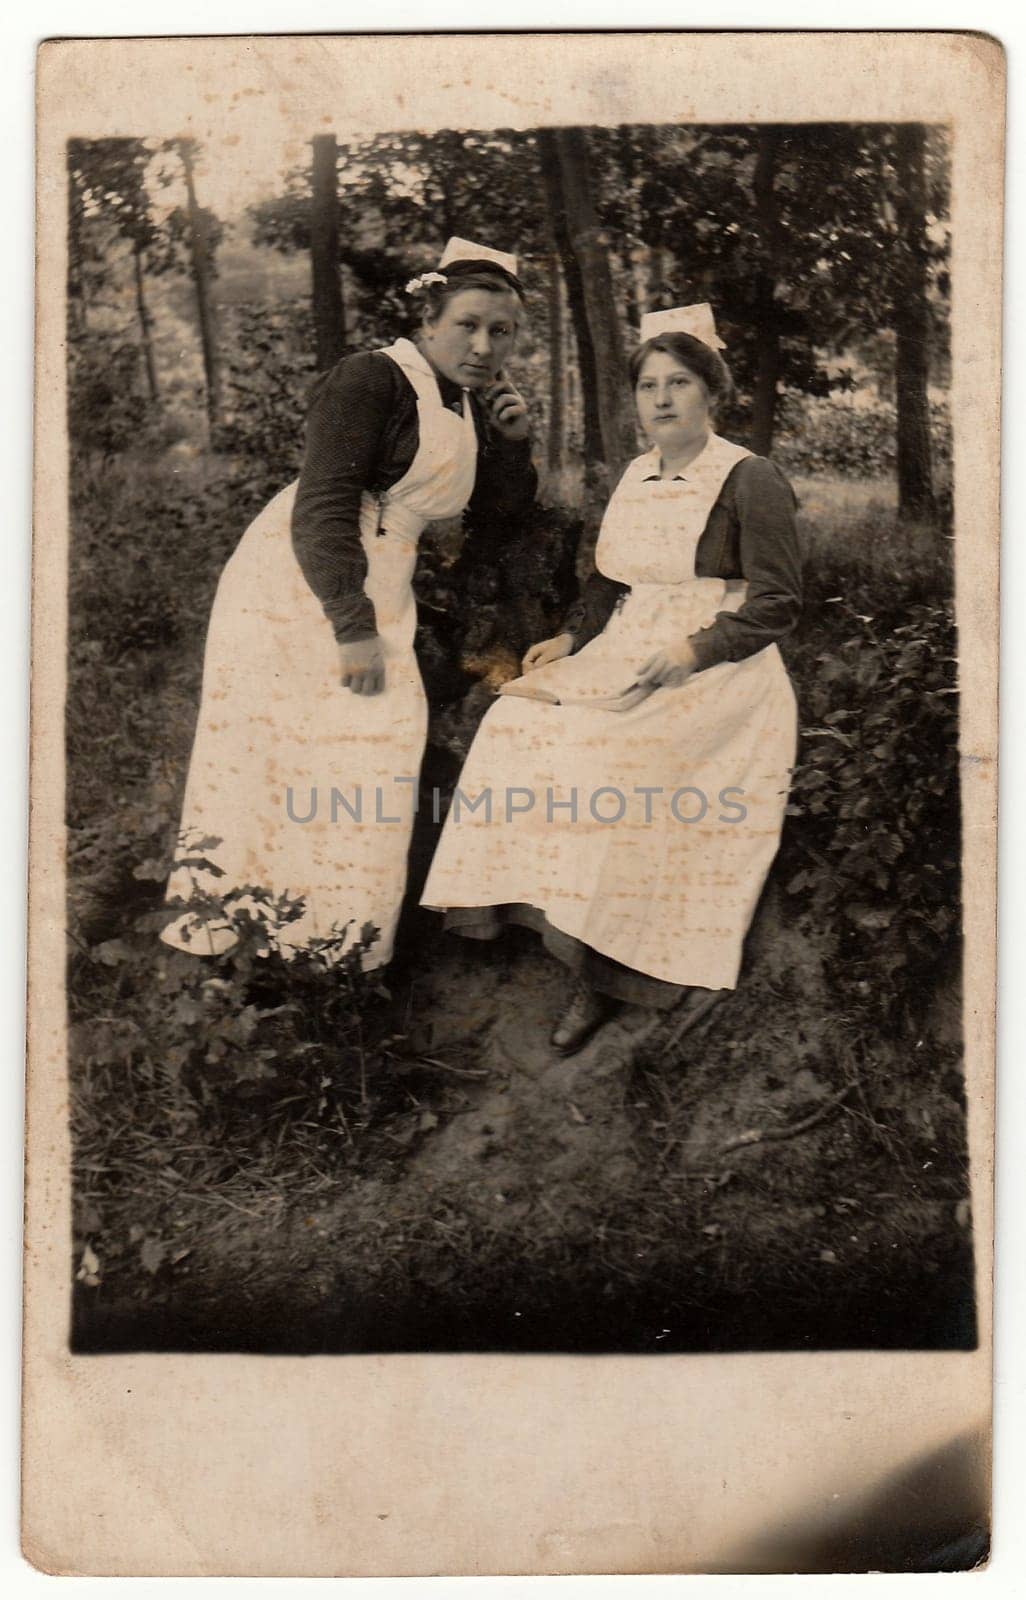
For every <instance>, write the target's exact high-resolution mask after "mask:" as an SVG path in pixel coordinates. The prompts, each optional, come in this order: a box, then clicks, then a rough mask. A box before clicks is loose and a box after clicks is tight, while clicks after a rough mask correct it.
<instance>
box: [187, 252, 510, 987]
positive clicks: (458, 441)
mask: <svg viewBox="0 0 1026 1600" xmlns="http://www.w3.org/2000/svg"><path fill="white" fill-rule="evenodd" d="M516 265H517V263H516V258H515V257H514V256H510V255H506V254H504V253H502V252H500V251H496V250H491V249H489V248H487V247H485V246H482V245H477V244H473V243H471V242H470V241H468V240H464V239H450V241H449V243H448V245H447V246H446V248H445V251H444V253H443V255H442V259H441V261H440V262H439V267H438V270H437V271H436V272H428V273H426V274H424V275H423V276H422V277H420V278H416V279H414V280H413V281H412V282H411V283H410V284H408V285H407V291H408V292H409V293H414V294H417V295H419V296H420V297H421V299H422V303H423V310H422V319H421V325H420V328H419V329H418V332H417V333H416V334H415V336H414V337H413V338H412V339H397V340H396V341H395V343H394V344H391V345H389V346H387V348H385V349H382V350H375V351H368V352H364V353H361V354H356V355H351V356H347V357H345V358H344V359H343V360H342V361H340V362H339V363H338V365H337V366H336V367H334V368H333V369H332V370H331V371H330V372H328V373H327V374H325V375H324V377H322V378H321V379H320V380H319V382H318V385H317V387H316V389H315V392H314V398H313V403H312V406H311V410H310V414H309V420H308V426H307V438H306V453H305V458H304V462H303V468H302V471H301V474H300V477H299V479H298V482H297V483H292V484H290V485H289V486H288V487H287V488H286V489H283V490H282V491H281V493H280V494H279V495H277V496H276V497H275V499H274V500H272V501H271V502H270V504H269V505H268V506H267V507H266V508H265V509H264V511H263V512H262V513H261V514H260V516H259V517H258V518H257V519H256V521H255V522H254V523H252V524H251V526H250V527H249V528H248V529H247V531H246V533H245V534H244V535H243V538H242V540H241V541H240V543H239V546H238V548H237V549H236V551H235V553H234V555H233V556H232V557H231V559H230V561H229V562H228V564H227V566H226V567H225V570H224V572H223V574H222V577H221V580H220V583H219V585H218V590H217V595H216V598H215V601H214V607H213V612H212V615H211V619H210V626H209V630H208V634H207V644H206V654H205V658H204V669H203V697H202V703H201V706H200V712H199V720H198V724H197V729H196V736H195V742H194V745H193V751H192V759H191V763H190V767H189V777H188V782H187V786H186V793H185V801H184V808H183V816H182V837H183V839H184V840H185V847H184V849H183V850H182V851H181V852H180V859H179V863H178V864H177V865H176V867H175V869H174V871H173V872H172V876H171V879H170V882H169V885H168V896H169V898H174V897H181V898H183V899H188V898H189V896H190V895H191V894H192V892H193V890H194V889H195V888H199V889H200V890H202V891H205V892H210V893H213V894H215V895H218V896H223V895H224V894H225V893H227V892H229V891H240V890H245V889H246V888H248V887H254V886H255V887H261V888H265V889H269V890H271V891H272V893H274V894H275V895H283V894H288V895H289V896H290V897H291V898H302V900H303V901H304V911H303V914H302V916H301V917H300V918H299V919H298V920H297V921H293V922H291V923H289V924H287V925H286V926H285V927H283V928H282V929H280V930H279V931H278V933H277V938H278V941H279V943H280V944H281V945H283V946H285V947H299V946H302V945H306V944H308V943H309V942H310V941H311V940H312V939H326V938H336V937H337V936H338V935H339V934H340V933H341V932H342V930H343V929H344V930H345V933H344V937H343V939H342V942H340V943H339V944H338V945H337V946H336V947H335V948H336V949H337V950H338V951H341V950H343V949H344V948H346V947H348V945H350V944H352V943H353V942H354V941H356V940H357V939H359V938H360V936H361V930H362V929H363V928H364V927H365V925H366V924H368V923H369V924H372V925H373V926H374V927H375V928H376V929H377V930H378V935H377V938H376V940H375V941H374V943H373V944H372V945H371V947H370V949H369V951H367V952H366V954H365V957H364V965H365V966H366V967H368V968H370V967H376V966H381V965H383V964H384V963H386V962H387V961H388V960H389V958H390V955H391V951H392V944H393V938H394V933H395V926H396V922H397V920H398V916H399V910H400V906H401V904H402V899H403V894H404V891H405V885H406V858H407V852H408V848H409V842H410V834H411V830H412V822H413V812H414V809H415V804H416V789H417V778H418V773H419V770H420V763H421V758H422V756H423V752H424V744H425V739H426V733H427V701H426V698H425V695H424V689H423V685H422V683H421V678H420V672H419V670H418V666H417V661H416V657H415V655H414V650H413V640H414V632H415V630H416V625H417V611H416V604H415V601H414V595H413V590H412V587H411V582H412V578H413V574H414V567H415V565H416V559H417V541H418V538H419V536H420V533H421V530H422V529H423V528H424V526H425V524H426V523H428V522H429V521H432V520H434V519H438V518H444V517H452V516H455V515H457V514H459V513H461V512H463V511H464V510H465V509H466V508H467V507H468V506H471V507H472V508H473V512H474V517H473V521H474V524H475V525H477V526H478V527H480V526H482V525H484V526H485V527H486V528H488V536H489V538H490V539H498V538H501V533H502V526H503V521H504V519H509V518H512V517H516V516H517V515H519V514H521V513H523V512H524V511H525V510H526V509H527V508H528V507H529V505H530V504H531V502H532V500H533V498H534V492H535V487H536V477H535V472H534V468H533V466H532V463H531V450H530V440H529V429H528V419H527V411H526V407H525V405H524V402H523V400H522V398H521V397H520V395H519V394H518V393H517V391H516V389H515V388H514V386H513V385H512V384H511V383H510V382H509V380H508V378H507V377H506V376H505V373H504V371H503V366H504V363H505V361H506V360H507V358H508V356H509V354H510V352H511V351H512V349H513V345H514V341H515V338H516V332H517V325H518V323H519V321H520V318H521V314H522V310H523V290H522V288H521V285H520V282H519V280H518V278H517V276H516ZM201 836H205V838H206V840H207V841H208V842H207V843H206V844H202V845H201V844H200V839H201ZM210 839H214V840H217V841H219V842H218V843H216V844H210V843H209V840H210ZM190 845H191V848H190ZM189 855H191V856H192V857H193V859H194V860H196V859H197V858H205V859H206V860H208V861H210V862H212V863H213V865H214V866H215V867H216V868H217V869H218V872H217V873H212V872H209V871H207V870H206V869H205V868H204V867H201V866H195V865H188V864H186V862H185V860H184V859H183V858H185V857H188V856H189ZM240 903H241V904H246V901H245V899H243V900H242V901H241V902H240ZM162 937H163V938H164V940H165V941H166V942H167V943H169V944H171V945H174V946H175V947H177V948H178V949H181V950H186V951H189V952H191V953H193V954H197V955H203V954H212V953H220V952H221V951H223V950H226V949H229V948H231V946H232V945H233V944H234V943H235V942H236V935H235V934H234V932H233V931H232V929H231V927H230V926H229V925H228V924H227V923H226V922H225V920H224V919H223V918H220V919H218V918H213V919H211V918H208V917H205V916H204V915H202V914H193V913H187V914H185V915H183V916H181V917H179V918H178V919H176V920H175V921H174V922H173V923H172V924H171V925H170V926H169V927H168V928H166V929H165V930H164V933H163V935H162Z"/></svg>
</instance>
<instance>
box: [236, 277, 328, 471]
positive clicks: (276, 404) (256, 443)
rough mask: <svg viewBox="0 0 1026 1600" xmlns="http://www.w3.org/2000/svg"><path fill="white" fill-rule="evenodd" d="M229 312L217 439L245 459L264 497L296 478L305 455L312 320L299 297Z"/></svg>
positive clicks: (311, 358)
mask: <svg viewBox="0 0 1026 1600" xmlns="http://www.w3.org/2000/svg"><path fill="white" fill-rule="evenodd" d="M227 316H228V321H229V324H230V326H229V328H228V330H227V332H228V337H227V339H226V340H225V348H226V350H227V351H228V361H227V371H226V380H227V381H226V383H225V392H224V406H223V415H222V420H221V425H220V427H219V428H218V432H217V438H216V440H215V443H216V446H217V449H218V450H220V451H223V452H224V453H226V454H232V455H237V456H241V457H243V458H244V459H245V461H246V462H247V464H248V467H249V470H250V472H251V473H252V474H253V475H254V477H255V478H257V479H258V480H259V484H260V485H261V486H262V489H263V491H264V498H265V499H269V498H270V497H271V495H273V494H274V493H276V492H277V490H278V489H281V488H282V487H283V486H284V485H285V484H286V483H288V482H289V480H290V479H292V478H294V477H295V476H296V475H297V473H298V471H299V467H300V463H301V462H302V458H303V427H304V422H305V419H306V406H307V396H308V392H309V388H310V384H311V381H312V379H313V377H314V360H313V355H312V351H313V347H314V339H313V326H312V317H311V314H310V309H309V306H308V304H307V303H306V302H296V301H285V302H283V303H281V304H278V305H271V306H267V305H262V304H255V303H254V304H240V305H236V306H233V307H232V308H231V310H230V312H229V313H227Z"/></svg>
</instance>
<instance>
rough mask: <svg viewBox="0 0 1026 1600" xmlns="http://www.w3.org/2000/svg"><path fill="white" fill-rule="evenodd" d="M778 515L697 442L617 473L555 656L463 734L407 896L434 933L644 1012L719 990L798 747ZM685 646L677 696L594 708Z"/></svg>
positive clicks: (745, 472) (769, 471)
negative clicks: (423, 875)
mask: <svg viewBox="0 0 1026 1600" xmlns="http://www.w3.org/2000/svg"><path fill="white" fill-rule="evenodd" d="M794 512H795V502H794V496H793V494H792V492H791V489H790V487H789V485H788V484H787V482H786V480H785V479H784V478H783V477H782V475H781V474H780V473H779V471H778V470H777V469H776V468H775V467H774V466H772V465H771V463H769V462H768V461H765V460H762V459H761V458H759V457H755V456H752V455H750V454H749V452H748V451H746V450H744V449H742V448H740V447H739V446H736V445H733V444H731V443H730V442H729V441H727V440H726V439H722V438H720V437H718V436H717V435H715V434H714V435H712V436H711V438H710V439H709V441H708V443H707V444H706V446H705V448H704V449H703V451H702V453H701V454H700V455H699V456H698V457H697V458H696V460H695V461H694V462H692V463H691V465H690V466H689V467H688V468H687V469H686V471H685V472H683V473H680V474H678V475H677V476H676V477H675V478H671V479H666V478H663V477H662V475H661V471H660V460H659V455H658V452H657V451H650V452H649V453H648V454H647V455H645V456H641V457H639V458H638V459H637V460H635V461H634V462H632V463H631V465H630V466H629V467H628V469H627V471H626V472H625V474H624V476H623V479H622V480H621V482H620V484H619V485H618V486H617V489H616V491H615V493H614V495H613V497H612V499H611V501H610V504H609V507H608V509H607V512H606V516H605V519H604V521H603V525H602V530H601V532H600V535H599V541H598V545H597V547H596V566H597V569H598V570H597V573H596V575H595V577H594V578H593V579H592V580H591V582H589V583H588V584H587V585H586V587H585V590H584V593H583V594H582V596H581V600H580V601H579V602H578V604H577V605H576V606H575V607H574V608H573V609H572V611H571V613H570V615H569V616H568V618H567V620H566V631H569V632H572V633H573V634H574V638H575V646H576V648H575V652H574V654H572V655H571V656H569V657H567V658H564V659H562V660H560V661H556V662H554V663H552V664H550V665H549V666H546V667H541V668H538V669H536V670H535V671H533V672H531V673H529V674H527V675H526V677H525V678H524V679H522V680H520V681H519V682H518V683H516V684H513V685H509V686H508V688H509V689H510V690H512V691H513V692H512V693H511V694H510V695H509V696H508V697H503V698H501V699H500V700H499V702H498V704H497V705H496V706H494V707H493V708H492V709H491V710H490V711H489V713H488V715H487V716H486V717H485V719H484V721H483V722H482V724H481V727H480V728H479V730H478V734H477V738H476V739H475V741H474V745H473V746H472V748H471V751H470V754H469V756H468V759H467V762H466V765H465V767H464V770H463V773H462V775H461V779H460V789H461V791H462V793H463V794H464V795H465V796H466V801H465V802H464V804H463V805H462V806H457V805H455V804H454V807H453V810H452V811H451V812H450V816H449V818H448V820H447V822H446V826H445V830H444V832H443V835H442V838H441V841H440V843H439V847H438V850H437V852H436V855H435V860H434V862H433V864H432V868H431V873H430V875H429V878H428V882H427V885H426V887H425V891H424V896H423V900H424V904H425V905H428V906H432V907H435V908H441V909H445V910H446V911H447V919H446V920H447V925H449V926H452V927H454V928H456V929H458V930H459V931H462V932H464V933H466V934H467V935H469V936H471V937H477V938H489V937H494V936H495V934H496V933H497V932H498V931H499V929H500V927H501V925H502V923H503V922H506V921H514V922H520V923H523V924H526V925H527V926H529V927H531V928H534V929H535V930H536V931H538V932H539V933H540V934H541V935H542V937H543V938H544V940H545V943H546V945H547V946H548V947H549V949H550V950H551V951H552V952H553V953H554V954H555V955H557V956H558V957H559V958H560V959H561V960H563V961H564V962H566V964H567V965H568V966H570V967H571V968H573V969H575V970H576V971H577V972H579V973H580V974H582V975H583V976H584V977H586V978H587V979H588V981H590V982H591V983H592V984H593V985H594V986H595V987H596V988H599V989H603V990H605V991H606V992H607V993H609V994H611V995H614V996H617V997H618V998H621V999H625V1000H629V1001H634V1002H638V1003H642V1004H647V1005H651V1006H655V1007H666V1006H670V1005H673V1004H675V1003H676V1001H677V1000H678V999H679V998H680V996H681V994H682V992H683V991H685V990H686V989H688V988H692V987H695V988H700V989H732V988H734V987H735V985H736V982H737V977H738V972H739V969H740V961H741V952H742V944H743V940H744V935H745V933H746V931H747V929H748V926H749V923H750V921H751V917H752V914H753V912H754V909H755V906H756V904H757V901H758V898H759V895H760V893H761V889H762V885H763V882H764V880H765V876H766V873H767V871H768V870H769V866H770V864H771V862H772V860H773V857H774V855H775V853H776V850H777V846H778V842H779V836H780V828H781V825H782V822H783V816H784V810H785V805H786V800H787V789H788V784H789V781H790V772H791V767H792V765H793V761H794V753H795V745H796V736H797V726H796V708H795V700H794V694H793V691H792V689H791V684H790V681H789V679H788V675H787V671H786V669H785V667H784V664H783V661H782V659H781V657H780V654H779V651H778V649H777V646H776V641H777V639H779V638H781V637H782V636H783V635H784V634H785V633H787V632H788V631H789V630H790V629H791V628H792V627H793V626H794V623H795V621H796V620H797V617H798V614H799V611H800V606H801V571H800V559H799V552H798V543H797V536H796V529H795V516H794ZM685 640H686V641H688V642H689V643H690V645H691V647H692V649H693V650H694V653H695V656H696V659H697V664H698V665H697V670H696V671H695V672H694V673H693V674H692V675H691V677H690V678H688V680H687V681H686V682H685V683H684V684H682V685H681V686H679V687H677V688H660V689H657V690H655V692H654V693H651V694H650V695H649V696H648V697H647V698H645V699H643V700H642V701H641V702H640V703H639V704H636V705H634V706H633V709H630V710H628V711H622V710H614V709H611V708H610V706H609V704H608V702H609V701H610V700H611V699H612V698H615V697H617V696H618V695H619V694H620V692H621V691H623V690H625V689H627V687H628V685H629V684H630V683H631V681H632V678H633V676H634V675H635V674H636V673H637V672H638V671H639V670H640V669H641V667H642V666H643V665H644V663H645V661H646V660H647V659H648V658H649V657H651V656H652V655H653V654H654V653H655V652H656V651H657V650H660V649H664V648H673V647H675V646H679V645H680V644H682V643H683V642H684V641H685ZM603 702H606V704H603ZM486 794H487V795H488V796H489V797H490V801H489V802H487V803H486V801H485V800H484V799H483V798H482V797H483V796H484V795H486Z"/></svg>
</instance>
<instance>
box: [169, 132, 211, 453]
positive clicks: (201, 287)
mask: <svg viewBox="0 0 1026 1600" xmlns="http://www.w3.org/2000/svg"><path fill="white" fill-rule="evenodd" d="M178 150H179V154H180V156H181V160H182V170H183V172H184V174H185V195H186V214H187V216H188V219H189V257H190V261H191V265H192V281H193V284H194V285H195V288H196V313H197V317H198V319H199V332H200V344H201V346H202V349H203V375H204V378H205V379H206V387H207V427H208V430H209V433H210V440H211V443H213V440H214V435H215V433H216V430H217V426H218V424H219V422H220V420H221V370H220V364H219V362H218V356H217V332H216V327H215V321H214V307H213V301H212V298H211V294H210V279H211V270H210V240H209V238H208V236H207V222H206V217H205V216H204V214H203V211H202V210H201V208H200V206H199V205H198V204H197V201H196V182H195V178H194V176H193V152H192V143H191V141H190V140H188V139H180V140H179V142H178Z"/></svg>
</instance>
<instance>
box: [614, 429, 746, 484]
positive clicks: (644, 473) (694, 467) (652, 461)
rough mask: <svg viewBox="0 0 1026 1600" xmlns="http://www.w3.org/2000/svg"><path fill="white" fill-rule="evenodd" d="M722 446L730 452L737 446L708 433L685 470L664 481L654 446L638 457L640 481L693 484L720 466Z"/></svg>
mask: <svg viewBox="0 0 1026 1600" xmlns="http://www.w3.org/2000/svg"><path fill="white" fill-rule="evenodd" d="M722 446H726V448H727V450H728V451H731V452H732V451H735V450H737V449H738V446H737V445H732V444H731V443H730V441H729V440H727V439H721V438H720V436H719V434H718V433H710V435H709V437H708V438H707V439H706V441H705V444H704V445H703V446H702V448H701V450H700V451H699V452H698V454H697V456H696V457H695V459H694V460H693V461H689V462H688V465H687V469H686V470H685V471H683V472H675V473H674V474H673V476H672V477H671V478H666V479H664V478H663V475H662V471H661V470H660V466H661V458H660V455H659V446H658V445H657V444H654V445H653V446H652V448H651V450H646V452H645V454H644V455H643V456H639V457H638V465H639V467H640V468H641V473H640V476H641V481H642V483H651V482H652V481H653V480H654V479H659V480H660V482H665V483H692V482H695V481H697V479H699V478H700V477H702V475H703V473H704V472H706V471H708V470H709V468H710V467H712V468H713V469H715V468H717V467H718V466H719V465H720V463H721V460H722V456H723V450H722ZM717 447H721V448H717Z"/></svg>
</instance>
